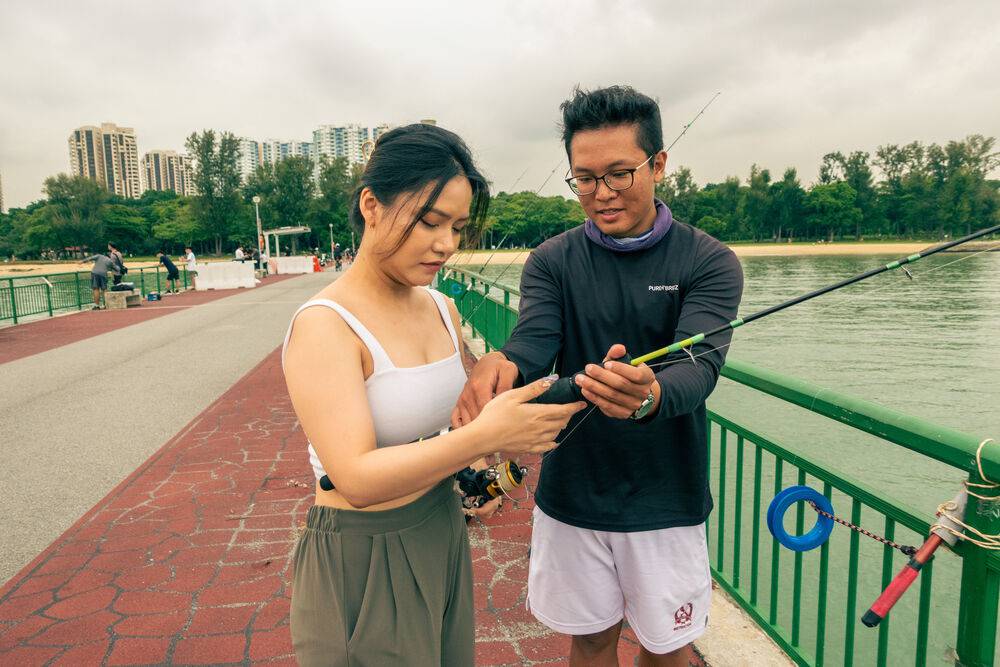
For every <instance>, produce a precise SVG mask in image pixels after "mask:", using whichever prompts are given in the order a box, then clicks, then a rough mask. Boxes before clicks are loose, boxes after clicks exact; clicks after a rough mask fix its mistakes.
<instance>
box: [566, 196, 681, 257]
mask: <svg viewBox="0 0 1000 667" xmlns="http://www.w3.org/2000/svg"><path fill="white" fill-rule="evenodd" d="M654 201H655V202H656V218H655V219H654V220H653V228H652V229H651V230H649V231H648V232H646V233H645V234H643V235H642V236H639V237H637V238H634V239H628V240H625V239H616V238H614V237H611V236H608V235H607V234H605V233H604V232H602V231H601V230H600V228H599V227H598V226H597V224H596V223H595V222H594V221H593V220H591V219H590V218H587V219H586V221H584V223H583V231H584V233H585V234H586V235H587V238H588V239H590V240H591V241H593V242H594V243H596V244H597V245H599V246H601V247H602V248H607V249H608V250H611V251H612V252H636V251H638V250H645V249H646V248H651V247H653V246H654V245H656V244H657V243H659V242H660V239H662V238H663V237H664V236H666V234H667V232H668V231H669V230H670V225H671V224H673V222H674V216H673V215H671V213H670V209H669V208H667V205H666V204H664V203H663V202H661V201H660V200H659V199H655V200H654Z"/></svg>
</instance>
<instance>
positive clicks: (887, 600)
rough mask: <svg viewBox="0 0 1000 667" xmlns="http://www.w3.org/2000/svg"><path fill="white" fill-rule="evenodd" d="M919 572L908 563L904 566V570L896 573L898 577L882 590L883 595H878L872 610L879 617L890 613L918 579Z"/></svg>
mask: <svg viewBox="0 0 1000 667" xmlns="http://www.w3.org/2000/svg"><path fill="white" fill-rule="evenodd" d="M919 574H920V570H914V569H913V568H912V567H911V566H910V564H909V563H907V564H906V566H905V567H903V570H902V571H901V572H900V573H899V574H897V575H896V578H895V579H893V580H892V582H890V583H889V585H888V586H886V588H885V590H884V591H882V595H880V596H878V599H877V600H875V604H873V605H872V608H871V611H873V612H875V613H876V614H878V616H879V618H885V615H886V614H888V613H889V610H890V609H892V606H893V605H894V604H896V602H897V601H898V600H899V598H901V597H903V593H905V592H906V589H907V588H909V587H910V584H912V583H913V582H914V581H916V580H917V575H919Z"/></svg>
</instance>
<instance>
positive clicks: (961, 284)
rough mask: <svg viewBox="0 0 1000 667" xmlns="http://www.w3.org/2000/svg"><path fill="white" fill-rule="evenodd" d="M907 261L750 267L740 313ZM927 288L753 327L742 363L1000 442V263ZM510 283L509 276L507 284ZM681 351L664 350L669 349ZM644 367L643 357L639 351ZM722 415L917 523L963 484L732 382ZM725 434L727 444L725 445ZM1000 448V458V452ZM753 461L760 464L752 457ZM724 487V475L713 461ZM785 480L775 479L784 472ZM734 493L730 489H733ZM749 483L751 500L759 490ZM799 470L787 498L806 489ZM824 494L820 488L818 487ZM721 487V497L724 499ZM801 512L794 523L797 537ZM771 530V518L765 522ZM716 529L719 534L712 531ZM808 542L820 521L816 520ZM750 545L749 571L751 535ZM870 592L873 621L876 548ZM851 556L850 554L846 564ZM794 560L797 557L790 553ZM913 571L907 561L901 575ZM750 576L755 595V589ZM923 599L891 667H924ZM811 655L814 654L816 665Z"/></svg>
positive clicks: (985, 260)
mask: <svg viewBox="0 0 1000 667" xmlns="http://www.w3.org/2000/svg"><path fill="white" fill-rule="evenodd" d="M894 259H897V257H894V256H873V255H867V256H811V257H810V256H806V257H744V258H741V262H742V265H743V270H744V275H745V282H746V287H745V290H744V296H743V302H742V305H741V308H740V314H741V315H744V316H745V315H748V314H750V313H753V312H756V311H758V310H761V309H763V308H766V307H768V306H771V305H774V304H776V303H779V302H782V301H784V300H787V299H789V298H792V297H794V296H796V295H798V294H802V293H805V292H808V291H811V290H813V289H816V288H819V287H822V286H824V285H828V284H831V283H834V282H837V281H839V280H841V279H843V278H846V277H849V276H851V275H854V274H857V273H860V272H862V271H865V270H867V269H870V268H873V267H876V266H879V265H883V264H885V263H887V262H889V261H892V260H894ZM470 268H473V269H474V270H475V269H476V268H479V267H470ZM519 268H520V267H517V266H515V267H511V268H510V269H509V270H506V271H505V267H492V266H486V268H485V270H484V271H483V273H484V274H485V275H486V276H488V277H493V278H495V277H497V276H500V280H501V282H503V283H504V284H508V285H510V286H514V287H516V286H517V284H518V282H519V274H520V270H519ZM910 270H911V272H912V273H913V276H914V279H913V280H910V279H908V278H907V277H906V276H905V275H904V274H903V273H902V271H899V270H897V271H891V272H887V273H885V274H882V275H880V276H876V277H874V278H871V279H869V280H867V281H865V282H862V283H860V284H857V285H853V286H850V287H847V288H844V289H842V290H839V291H837V292H834V293H831V294H828V295H824V296H822V297H819V298H817V299H815V300H813V301H811V302H808V303H805V304H801V305H798V306H794V307H792V308H790V309H788V310H787V311H783V312H781V313H778V314H775V315H772V316H769V317H767V318H765V319H762V320H760V321H758V322H754V323H751V324H749V325H747V326H746V327H744V328H741V329H738V330H737V331H736V332H735V335H734V340H733V344H732V348H731V350H730V353H729V354H730V357H731V358H733V359H739V360H741V361H747V362H750V363H752V364H755V365H757V366H760V367H762V368H766V369H770V370H775V371H778V372H780V373H783V374H785V375H789V376H793V377H797V378H800V379H804V380H807V381H809V382H811V383H813V384H816V385H819V386H821V387H824V388H827V389H833V390H836V391H838V392H842V393H846V394H850V395H852V396H856V397H859V398H863V399H866V400H869V401H873V402H875V403H878V404H880V405H882V406H885V407H889V408H892V409H895V410H898V411H900V412H903V413H907V414H910V415H916V416H919V417H921V418H923V419H926V420H930V421H932V422H935V423H937V424H941V425H943V426H948V427H950V428H953V429H957V430H959V431H963V432H965V433H968V434H970V435H972V436H975V437H976V438H977V439H982V438H986V437H994V438H996V439H997V440H998V441H1000V252H993V253H979V254H973V253H942V254H940V255H935V256H933V257H930V258H927V259H923V260H920V261H919V262H917V263H915V264H914V265H912V266H911V267H910ZM501 274H502V275H501ZM667 342H669V341H665V343H664V344H666V343H667ZM630 352H632V353H633V354H636V353H641V352H645V351H644V350H635V351H632V350H630ZM709 407H710V408H711V409H713V410H715V411H717V412H719V413H720V414H723V415H724V416H726V417H728V418H730V419H732V420H734V421H736V422H737V423H740V424H742V425H744V426H747V427H749V428H750V429H751V430H753V431H755V432H757V433H759V434H761V435H764V436H766V437H768V438H770V439H772V440H774V441H776V442H778V443H780V444H782V445H783V446H785V447H787V448H788V449H790V450H792V451H793V452H795V453H796V454H798V455H801V456H802V457H803V458H807V459H809V460H811V461H813V462H816V463H819V464H820V465H822V466H823V467H825V468H827V469H828V470H830V471H832V472H836V473H838V474H842V475H846V476H848V477H850V478H852V479H854V480H858V481H860V482H861V483H862V484H863V485H864V486H866V487H868V488H869V489H871V490H875V491H877V492H878V493H879V494H881V495H884V496H885V497H887V498H890V499H892V500H893V501H894V502H897V503H899V504H902V505H903V506H905V507H906V508H908V509H910V510H911V511H912V512H914V513H915V514H917V515H920V516H924V517H927V518H928V519H929V518H930V517H932V516H933V513H934V510H935V508H936V507H937V505H938V504H939V503H941V502H943V501H945V500H948V499H950V498H952V497H953V496H954V495H955V493H956V492H957V491H958V490H959V488H960V484H961V480H962V479H963V478H964V475H963V474H962V473H961V472H960V471H957V470H955V469H953V468H950V467H948V466H946V465H944V464H940V463H937V462H935V461H933V460H931V459H928V458H927V457H924V456H921V455H918V454H915V453H913V452H910V451H907V450H905V449H903V448H901V447H897V446H895V445H892V444H890V443H886V442H883V441H880V440H878V439H876V438H874V437H871V436H867V435H865V434H862V433H860V432H858V431H855V430H854V429H851V428H849V427H846V426H842V425H839V424H832V423H831V421H830V420H828V419H824V418H819V417H814V416H812V415H809V414H806V413H805V411H803V410H801V409H798V408H793V407H791V406H787V405H785V404H783V402H781V401H778V400H776V399H773V398H768V397H764V396H761V395H759V394H758V393H757V392H754V391H752V390H748V389H746V388H744V387H741V386H738V385H736V384H735V383H733V382H731V381H729V380H725V379H722V380H720V383H719V386H718V388H717V389H716V391H715V392H714V393H713V395H712V397H711V398H710V400H709ZM716 433H717V432H716ZM997 446H998V447H1000V444H998V445H997ZM734 449H735V447H733V446H732V445H730V447H729V457H728V466H729V468H728V469H729V474H730V475H732V470H733V468H734V467H735V461H734V458H733V457H734V452H733V450H734ZM748 452H749V450H748ZM747 457H748V458H747V465H748V466H749V467H748V468H747V469H746V470H747V473H746V474H751V473H752V466H751V465H750V464H752V453H748V454H747ZM713 468H714V472H713V475H717V474H718V473H717V471H718V461H717V460H714V461H713ZM772 470H773V466H772ZM764 478H765V489H766V492H765V494H764V495H765V497H764V498H763V501H762V502H763V503H764V507H766V504H767V502H769V501H770V498H771V496H772V495H773V493H772V484H773V482H772V480H773V472H771V473H770V475H769V474H768V472H767V468H766V467H765V473H764ZM730 479H731V477H730ZM749 479H750V478H745V482H744V488H745V489H747V488H748V487H751V486H752V483H751V482H750V481H749ZM795 483H796V480H795V477H794V473H790V472H789V471H788V468H787V467H786V471H785V474H784V476H783V479H782V482H781V484H780V486H789V485H792V484H795ZM807 483H809V484H810V485H811V486H814V487H816V488H821V485H820V483H818V482H817V481H816V480H814V479H811V478H810V479H809V480H807ZM717 491H718V489H717V484H716V483H713V492H714V493H715V494H716V496H717ZM731 496H732V491H730V498H729V499H728V500H727V509H726V512H727V514H728V517H729V518H728V519H727V521H729V522H731V521H732V519H731V517H732V513H733V511H734V509H735V508H734V506H733V504H732V498H731ZM749 498H750V496H748V495H747V493H744V508H743V516H744V517H747V515H748V514H749V512H750V507H749ZM834 506H835V510H836V511H837V512H838V513H839V514H845V515H848V514H849V512H850V502H849V500H847V499H846V497H845V496H840V495H838V494H836V493H835V494H834ZM793 515H794V512H789V513H788V515H787V516H786V519H787V520H786V525H787V526H788V527H789V528H791V527H792V517H793ZM759 518H760V517H758V519H759ZM710 521H711V520H710ZM807 522H808V523H807V524H806V529H808V527H809V525H811V522H812V520H811V519H809V518H807ZM744 523H746V524H747V526H744V529H743V530H742V531H741V533H742V534H743V540H744V547H743V553H742V555H741V559H745V558H746V555H745V554H746V552H747V550H748V547H747V546H746V545H748V544H749V527H748V526H749V525H750V522H747V521H744ZM862 523H863V524H865V525H866V527H868V528H870V529H872V530H873V531H875V532H879V531H880V530H882V528H883V527H884V526H883V525H882V518H881V517H880V516H879V515H877V514H875V513H874V512H865V513H864V514H863V515H862ZM896 535H897V538H898V539H899V541H901V542H908V543H911V544H912V543H915V544H919V543H920V541H921V540H922V538H921V537H920V536H917V535H913V534H911V533H909V531H907V530H904V529H897V533H896ZM848 540H849V532H848V531H847V530H846V529H843V528H838V529H837V530H836V531H835V532H834V538H833V539H832V540H831V561H830V563H831V586H830V600H829V605H830V606H829V609H828V613H827V623H828V627H827V631H826V632H827V650H826V658H827V661H830V660H831V659H840V658H842V649H841V646H842V642H843V636H844V632H845V629H846V627H847V619H846V617H843V616H841V614H843V613H844V609H845V606H844V604H845V599H846V594H845V593H844V590H845V589H846V574H844V573H843V572H837V571H836V570H837V568H841V569H844V566H846V563H847V560H846V553H845V552H846V549H847V544H848ZM863 540H864V541H863V542H862V551H861V560H860V562H861V571H862V579H861V583H860V585H859V592H858V601H857V605H858V609H857V612H856V616H860V614H861V613H862V612H863V611H864V610H865V609H867V606H868V605H869V604H870V603H871V601H872V600H873V599H874V595H877V593H878V590H879V589H880V576H881V564H882V547H881V546H880V545H878V544H877V543H874V542H871V541H870V540H868V539H867V538H863ZM722 542H723V544H724V551H725V552H726V554H727V555H726V556H725V561H726V565H725V567H726V568H727V569H729V568H731V567H732V562H733V560H734V559H733V557H732V552H731V549H732V530H731V529H729V532H728V533H727V534H726V535H724V536H723V537H722ZM718 543H719V537H718V535H717V533H716V528H714V527H712V528H710V546H711V548H712V550H713V556H714V555H715V553H716V550H717V548H718ZM770 543H771V538H770V536H769V535H767V534H766V533H765V534H764V535H763V537H762V547H761V556H760V557H761V563H762V568H761V569H762V570H765V572H762V574H761V581H760V587H761V595H762V597H763V600H764V606H765V607H766V606H767V604H766V603H767V597H768V596H767V593H768V586H769V585H770V581H769V580H770V575H769V573H768V572H766V570H767V569H768V568H767V563H769V559H770V553H771V552H770ZM837 552H841V553H837ZM785 554H790V552H785ZM817 554H818V551H816V552H810V553H809V554H806V556H805V560H804V565H803V567H804V570H803V571H804V575H803V576H804V579H803V580H804V582H806V583H805V584H804V588H803V597H802V600H803V602H802V607H803V609H804V612H803V621H802V623H803V626H802V627H803V630H802V641H803V644H804V646H806V647H808V648H810V649H811V646H812V642H813V637H814V634H815V612H814V611H813V612H807V611H805V608H806V607H809V609H810V610H811V609H813V608H814V607H815V602H816V592H815V591H816V588H815V582H816V577H817V569H816V568H817V560H818V556H817ZM782 558H783V561H782V564H781V567H780V573H779V578H783V579H784V578H790V576H791V569H790V568H791V562H792V560H793V559H792V558H791V557H790V555H784V556H782ZM937 561H938V562H937V567H936V568H935V569H934V575H933V577H934V594H933V598H932V599H933V611H932V622H931V632H930V635H931V641H930V646H929V649H928V663H929V664H939V663H941V661H942V660H945V658H946V655H947V652H948V651H949V650H950V648H951V647H952V646H953V644H954V628H955V624H956V620H957V619H956V618H955V616H956V615H957V599H958V596H957V587H958V581H959V578H958V573H959V569H960V563H959V561H958V559H957V558H955V557H954V556H953V555H951V554H943V555H942V556H940V557H938V558H937ZM903 562H904V561H903V559H902V557H901V556H900V555H898V554H897V555H896V559H895V560H894V568H895V569H898V567H899V566H901V565H902V563H903ZM748 569H749V567H748V566H744V569H743V578H744V581H745V580H746V578H747V576H748V572H747V570H748ZM788 588H789V587H788V586H785V588H784V589H783V592H782V594H781V595H782V597H783V598H787V599H786V600H784V603H783V605H781V608H782V612H781V613H780V614H779V621H780V622H782V624H783V625H785V627H788V625H789V624H790V617H789V614H790V611H789V609H790V606H791V605H790V602H791V598H790V595H791V593H790V592H789V591H788V590H787V589H788ZM917 588H918V587H917V586H914V590H913V591H911V592H910V593H908V596H907V598H906V599H904V602H906V603H907V604H905V605H904V604H903V603H901V604H900V608H898V610H897V611H894V614H893V615H894V617H895V618H894V620H895V621H896V622H895V623H893V629H892V634H891V637H892V640H891V642H890V646H891V648H890V653H889V655H890V659H889V664H901V663H902V662H907V663H910V664H912V662H913V657H914V656H913V653H912V645H913V637H914V625H915V620H916V607H917V598H918V593H917ZM854 623H855V626H856V629H855V632H856V633H857V642H858V644H857V648H856V660H857V662H858V664H869V661H873V659H874V652H875V651H876V650H877V649H876V646H875V639H876V637H877V634H876V633H875V632H874V631H871V630H868V629H866V628H864V627H863V626H861V625H860V624H859V623H857V622H856V620H855V621H854ZM809 652H811V650H810V651H809Z"/></svg>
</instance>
